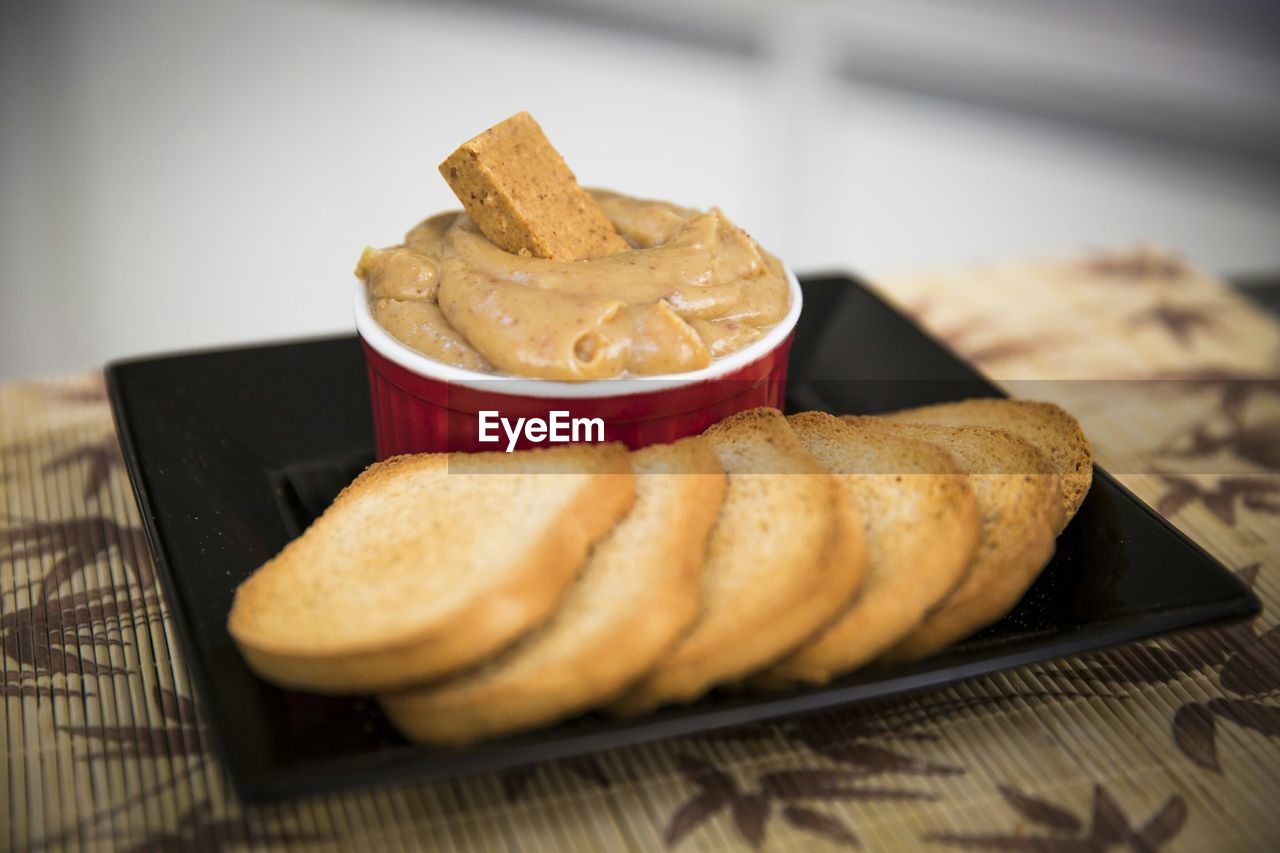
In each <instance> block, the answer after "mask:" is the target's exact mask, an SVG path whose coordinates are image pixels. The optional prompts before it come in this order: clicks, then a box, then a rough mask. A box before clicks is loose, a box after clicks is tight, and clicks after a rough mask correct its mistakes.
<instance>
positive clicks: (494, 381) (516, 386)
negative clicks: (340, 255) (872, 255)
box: [354, 268, 803, 399]
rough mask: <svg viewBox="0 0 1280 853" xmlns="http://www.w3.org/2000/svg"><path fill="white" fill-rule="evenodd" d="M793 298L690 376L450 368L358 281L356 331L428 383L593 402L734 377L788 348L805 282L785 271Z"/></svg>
mask: <svg viewBox="0 0 1280 853" xmlns="http://www.w3.org/2000/svg"><path fill="white" fill-rule="evenodd" d="M785 272H786V276H787V284H788V285H789V289H790V295H791V307H790V308H789V309H788V310H787V315H786V316H785V317H783V318H782V320H780V321H779V322H778V323H777V324H776V325H774V326H773V328H771V329H769V331H767V332H765V334H764V336H763V337H762V338H760V340H758V341H755V342H754V343H752V344H750V345H748V346H745V347H743V348H742V349H740V350H738V351H737V352H732V353H729V354H728V355H726V356H724V357H722V358H718V359H716V360H715V361H713V362H712V363H711V364H710V365H708V366H707V367H704V368H701V369H699V370H690V371H688V372H686V373H664V374H660V375H656V376H645V377H627V378H623V379H593V380H587V381H583V382H560V381H556V380H551V379H534V378H530V377H527V376H510V375H506V374H490V373H480V372H479V371H475V370H467V369H465V368H461V367H454V366H453V365H449V364H445V363H444V362H440V361H436V360H435V359H433V358H430V357H428V356H425V355H423V354H421V353H419V352H417V351H415V350H413V349H411V348H410V347H408V346H406V345H405V344H402V343H401V342H400V341H398V340H396V339H395V338H393V337H392V336H391V335H390V334H389V333H388V332H387V331H386V330H385V329H383V328H382V326H381V325H379V324H378V322H377V321H376V320H374V319H373V314H372V312H371V311H370V310H369V299H368V297H367V295H366V292H365V286H364V282H362V281H357V282H356V291H355V300H354V301H355V318H356V331H357V332H359V334H360V337H361V338H362V339H363V340H364V341H365V343H367V344H368V345H369V346H370V347H371V348H372V349H373V350H374V351H375V352H377V353H378V354H379V355H381V356H382V357H383V358H385V359H387V360H388V361H390V362H392V363H393V364H397V365H399V366H400V367H403V368H404V369H405V370H408V371H409V372H410V373H414V374H416V375H418V376H422V377H425V378H427V379H435V380H438V381H441V382H449V383H453V384H457V385H461V386H464V387H467V388H472V389H475V390H477V391H485V392H488V393H490V394H509V395H513V396H519V397H549V398H556V399H589V398H594V397H619V396H624V395H627V394H648V393H652V392H655V391H665V390H668V389H670V388H678V387H680V386H683V385H691V384H695V383H699V382H706V381H709V380H714V379H721V378H724V377H726V376H729V375H731V374H733V373H736V372H737V371H739V370H741V369H742V368H744V367H747V366H748V365H750V364H752V363H754V362H755V361H757V360H759V359H761V358H764V357H765V356H767V355H768V354H769V353H771V352H773V351H774V350H776V349H777V348H778V347H779V346H781V345H783V344H784V343H785V342H786V341H787V339H788V337H790V335H791V331H792V330H793V329H794V328H795V325H796V322H797V321H798V320H799V319H800V310H801V308H802V307H803V297H802V295H801V292H800V282H799V280H797V279H796V276H795V273H793V272H792V271H791V270H790V269H789V268H788V269H785Z"/></svg>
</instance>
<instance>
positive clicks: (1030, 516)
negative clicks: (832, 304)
mask: <svg viewBox="0 0 1280 853" xmlns="http://www.w3.org/2000/svg"><path fill="white" fill-rule="evenodd" d="M846 420H848V421H849V422H851V423H853V424H854V425H855V426H857V425H861V426H863V427H865V428H867V429H874V430H881V431H884V432H888V433H889V434H891V435H896V436H901V437H903V438H912V439H917V440H920V441H928V442H931V443H933V444H936V445H937V446H939V447H941V448H942V449H944V450H946V451H947V452H948V453H950V454H951V455H952V456H953V457H954V458H955V460H956V462H957V463H958V464H959V465H960V467H961V468H962V469H964V470H965V471H966V472H969V482H970V485H972V487H973V494H974V497H975V498H976V499H977V502H978V511H979V512H980V513H981V514H982V539H981V542H980V544H979V545H978V552H977V554H976V555H975V557H974V561H973V566H972V567H971V568H970V570H969V573H968V575H966V577H965V579H964V580H963V581H962V582H961V583H960V585H959V586H958V587H957V588H956V590H955V591H954V592H952V593H951V595H950V596H948V597H947V598H946V599H945V600H944V601H943V602H942V603H941V605H939V607H938V608H937V609H936V610H934V611H933V612H932V613H930V614H929V615H928V616H926V617H925V620H924V624H922V625H921V626H920V627H919V628H917V629H916V630H915V631H913V632H912V633H911V634H909V635H908V636H907V637H906V638H905V639H904V640H902V641H901V642H899V643H898V644H897V645H895V646H894V647H893V648H891V649H889V650H888V651H887V652H886V653H885V654H884V655H882V656H881V658H880V660H882V661H885V662H896V661H909V660H916V659H919V658H922V657H927V656H928V655H931V654H934V653H936V652H938V651H940V650H942V649H943V648H945V647H946V646H949V645H951V644H952V643H955V642H957V641H959V640H962V639H964V638H965V637H967V636H969V635H970V634H972V633H974V632H975V631H978V630H979V629H981V628H984V627H986V626H987V625H990V624H991V623H992V622H995V621H996V620H997V619H999V618H1000V617H1001V616H1004V615H1005V614H1006V613H1008V612H1009V611H1010V610H1012V609H1013V607H1014V605H1016V604H1017V603H1018V600H1019V599H1020V598H1022V594H1023V593H1024V592H1026V591H1027V587H1029V586H1031V583H1032V582H1033V581H1034V580H1035V579H1036V577H1037V575H1039V573H1040V570H1041V569H1043V568H1044V565H1045V563H1047V562H1048V561H1049V558H1050V557H1051V556H1053V545H1054V539H1055V537H1056V536H1057V533H1058V530H1059V529H1060V527H1061V522H1062V492H1061V485H1060V484H1059V480H1058V475H1057V473H1056V471H1055V470H1054V467H1053V464H1052V463H1051V462H1050V461H1049V459H1048V457H1046V456H1045V455H1044V454H1043V453H1041V452H1040V451H1039V450H1037V449H1036V448H1035V447H1034V446H1033V445H1032V444H1031V443H1030V442H1028V441H1026V440H1025V439H1022V438H1019V437H1018V436H1016V435H1014V434H1013V433H1011V432H1009V431H1007V430H1003V429H995V428H992V427H975V426H965V427H948V426H938V425H935V424H908V423H898V422H896V421H889V420H884V419H880V418H859V417H847V418H846Z"/></svg>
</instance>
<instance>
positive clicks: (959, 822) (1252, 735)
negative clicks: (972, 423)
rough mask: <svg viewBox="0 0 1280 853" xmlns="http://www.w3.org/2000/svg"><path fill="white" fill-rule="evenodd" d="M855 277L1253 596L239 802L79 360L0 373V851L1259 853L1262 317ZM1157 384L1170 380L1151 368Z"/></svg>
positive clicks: (1086, 260)
mask: <svg viewBox="0 0 1280 853" xmlns="http://www.w3.org/2000/svg"><path fill="white" fill-rule="evenodd" d="M881 287H882V288H883V290H884V291H885V292H886V293H887V294H888V295H889V296H890V297H891V298H893V299H895V300H898V301H899V303H900V304H902V305H903V306H904V307H906V308H907V309H908V310H910V311H912V312H913V313H914V314H915V315H916V316H917V317H918V318H919V319H920V320H921V321H922V322H923V323H924V324H925V325H927V326H928V327H930V328H931V329H932V330H933V331H934V332H935V333H937V334H939V335H940V336H942V337H943V338H944V339H945V340H947V341H948V342H949V343H950V344H951V345H952V346H953V347H954V348H955V349H956V350H957V351H959V352H961V353H962V354H964V355H966V356H967V357H969V358H970V359H972V360H973V361H974V362H975V363H977V364H978V365H979V366H980V367H982V368H983V369H984V370H985V371H987V373H988V374H989V375H992V376H994V377H998V378H1000V379H1002V380H1006V381H1007V384H1009V386H1010V388H1011V389H1012V390H1014V391H1015V392H1016V393H1019V394H1020V395H1023V396H1039V397H1049V398H1051V399H1057V400H1058V401H1059V402H1062V403H1063V404H1064V405H1067V406H1068V407H1069V408H1071V410H1072V411H1073V412H1075V413H1076V414H1077V415H1078V416H1080V417H1081V419H1082V420H1083V421H1084V423H1085V426H1086V429H1087V430H1088V432H1089V434H1090V436H1091V437H1092V438H1093V440H1094V442H1095V445H1096V447H1097V450H1098V451H1099V456H1100V458H1101V461H1102V462H1103V464H1105V465H1107V466H1109V467H1110V468H1111V469H1112V470H1113V471H1116V472H1119V473H1120V474H1121V479H1123V480H1124V482H1125V483H1126V484H1127V485H1128V486H1129V487H1130V488H1132V489H1134V490H1135V491H1136V492H1137V493H1138V494H1139V495H1141V496H1142V497H1143V498H1144V499H1145V500H1147V501H1148V502H1149V503H1151V504H1152V505H1154V506H1156V507H1158V508H1159V509H1160V511H1161V512H1163V513H1165V514H1166V515H1168V516H1169V517H1170V518H1171V519H1172V520H1173V521H1174V522H1175V523H1176V524H1177V525H1178V526H1180V527H1181V528H1182V529H1183V530H1184V531H1186V532H1187V533H1188V534H1190V535H1191V536H1192V537H1193V538H1195V539H1196V540H1197V541H1199V542H1200V543H1201V544H1202V545H1204V546H1205V547H1206V548H1207V549H1208V550H1209V551H1211V552H1212V553H1213V554H1214V555H1215V556H1217V557H1218V558H1220V559H1221V560H1222V561H1223V562H1224V563H1226V565H1228V566H1229V567H1231V568H1232V569H1233V570H1235V571H1236V572H1237V573H1238V574H1239V576H1240V577H1241V578H1243V579H1244V580H1245V581H1246V582H1248V583H1249V584H1251V585H1252V586H1253V588H1254V590H1255V591H1256V592H1257V594H1258V596H1259V597H1260V598H1261V599H1262V601H1263V602H1264V607H1265V609H1264V611H1263V613H1262V615H1261V616H1259V617H1258V618H1256V619H1255V620H1253V621H1252V623H1251V624H1245V625H1239V626H1236V627H1232V628H1229V629H1224V630H1216V631H1199V632H1193V633H1185V634H1182V635H1178V636H1173V637H1168V638H1164V639H1161V640H1159V641H1155V642H1150V643H1145V644H1142V645H1138V646H1130V647H1127V648H1124V649H1121V650H1116V651H1110V652H1106V653H1102V654H1096V655H1091V656H1089V657H1084V658H1076V659H1067V660H1060V661H1056V662H1052V663H1048V664H1041V665H1036V666H1031V667H1026V668H1023V669H1019V670H1016V671H1013V672H1009V673H1005V674H1000V675H995V676H991V677H987V678H980V679H974V680H972V681H968V682H965V683H963V684H960V685H956V686H953V687H950V688H947V689H943V690H939V691H936V692H932V693H928V694H924V695H920V696H915V697H910V698H905V699H900V700H894V701H888V702H883V703H880V704H877V705H875V706H874V707H863V708H858V709H855V710H844V711H836V712H832V713H827V714H822V715H817V716H813V717H806V718H803V719H797V720H791V721H786V722H782V723H779V724H776V725H765V726H755V727H749V728H743V729H735V730H731V731H727V732H724V733H721V734H718V735H714V736H701V737H687V738H681V739H675V740H670V741H666V742H662V743H657V744H653V745H649V746H644V747H636V748H629V749H623V750H617V751H612V752H605V753H600V754H597V755H594V756H590V757H587V758H583V759H579V760H574V761H563V762H557V763H552V764H543V765H539V766H536V767H533V768H528V769H523V770H516V771H510V772H503V773H493V774H488V775H483V776H478V777H472V778H467V779H460V780H454V781H445V782H435V783H424V784H416V785H402V786H396V787H388V788H381V789H376V790H366V791H358V792H353V793H347V794H335V795H330V796H320V797H311V798H307V799H300V800H294V801H290V802H285V803H281V804H274V805H269V806H260V807H248V806H246V805H245V804H243V803H241V802H240V801H239V800H238V799H237V798H236V797H235V796H234V794H233V793H232V792H231V791H230V788H229V786H228V783H227V780H226V778H225V776H224V772H223V770H222V768H221V766H220V764H219V762H218V760H217V758H216V757H215V756H214V755H213V754H212V753H211V752H210V745H209V742H208V740H207V738H206V736H205V733H204V729H203V724H202V721H201V709H200V708H199V707H198V705H197V704H196V703H195V702H194V701H193V700H192V699H191V698H190V697H191V687H190V684H189V682H188V676H187V671H186V667H185V665H184V662H183V657H182V653H181V650H180V649H179V647H178V646H177V645H176V641H175V638H174V633H173V626H172V623H171V621H170V618H169V616H168V612H167V608H166V605H165V602H164V601H163V599H162V597H161V595H160V592H159V589H158V587H157V585H156V578H155V574H154V570H153V567H152V564H151V561H150V558H149V556H148V555H147V552H146V546H145V543H144V541H143V536H142V532H141V529H140V526H139V518H138V513H137V509H136V507H135V504H134V501H133V498H132V495H131V493H130V491H129V484H128V482H127V478H126V476H125V474H124V471H123V467H122V460H121V457H120V454H119V450H118V447H117V443H116V439H115V435H114V433H113V430H112V426H111V419H110V415H109V413H108V407H107V401H106V397H105V394H104V391H103V385H102V380H101V376H100V375H98V374H94V375H85V376H76V377H70V378H66V379H59V380H51V381H38V382H14V383H9V384H6V385H3V386H0V614H2V615H0V647H2V649H3V656H2V657H0V667H2V669H0V688H2V689H3V706H0V707H3V723H2V724H0V726H2V727H3V730H4V731H3V738H2V739H0V755H2V757H3V761H2V762H0V763H2V764H3V766H4V768H5V770H4V772H3V774H0V842H3V843H5V844H6V845H7V846H8V847H10V848H14V849H26V848H28V847H47V848H63V847H67V848H75V847H91V848H119V849H137V850H142V849H148V850H150V849H184V850H186V849H206V848H207V849H220V848H232V849H239V848H254V849H257V848H264V847H275V846H283V845H286V844H288V845H290V846H293V845H296V846H305V847H307V848H315V849H339V850H347V849H383V848H389V849H418V848H423V847H428V848H435V847H458V848H460V849H480V850H488V849H513V850H516V849H518V850H533V849H546V850H555V851H562V850H629V849H661V848H664V847H674V848H678V849H680V850H693V849H724V848H737V847H752V846H755V847H764V848H767V849H784V848H792V847H794V848H798V849H804V850H811V849H814V850H816V849H827V848H839V847H850V846H856V845H861V846H862V847H863V848H866V849H871V850H896V849H902V848H919V847H930V848H936V849H946V848H967V849H991V850H1094V849H1105V848H1108V847H1111V848H1116V849H1119V848H1130V849H1139V850H1142V849H1156V848H1168V849H1185V850H1199V849H1221V850H1229V849H1267V848H1273V847H1274V845H1275V844H1276V843H1277V839H1280V809H1277V807H1276V806H1277V804H1278V803H1280V630H1278V629H1277V628H1276V627H1275V626H1276V622H1277V614H1280V544H1278V543H1280V476H1278V472H1280V327H1277V324H1276V323H1275V322H1274V321H1273V320H1271V319H1270V318H1269V317H1267V316H1266V315H1264V314H1262V313H1261V312H1259V311H1257V310H1255V309H1254V308H1253V307H1252V306H1250V305H1249V304H1248V303H1247V302H1245V301H1244V300H1242V299H1241V298H1239V297H1238V296H1235V295H1233V294H1232V293H1231V292H1230V291H1229V290H1227V289H1226V288H1225V287H1223V286H1222V285H1221V284H1220V283H1219V282H1217V281H1215V280H1213V279H1211V278H1208V277H1206V276H1204V275H1201V274H1198V273H1196V272H1195V271H1193V270H1190V269H1187V268H1186V267H1185V266H1184V265H1183V264H1182V263H1181V262H1180V261H1178V260H1177V259H1176V258H1174V257H1171V256H1169V255H1167V254H1165V253H1161V252H1156V251H1152V250H1133V251H1124V252H1116V253H1106V254H1098V255H1092V256H1089V257H1083V258H1076V259H1063V260H1055V261H1034V262H1022V263H1011V264H997V265H990V266H987V267H982V268H977V269H969V270H959V271H951V272H943V273H936V274H927V275H920V276H911V277H903V278H900V279H893V280H886V281H884V282H882V283H881ZM1177 378H1181V379H1189V380H1195V381H1152V380H1156V379H1161V380H1169V379H1177ZM1048 380H1051V381H1048Z"/></svg>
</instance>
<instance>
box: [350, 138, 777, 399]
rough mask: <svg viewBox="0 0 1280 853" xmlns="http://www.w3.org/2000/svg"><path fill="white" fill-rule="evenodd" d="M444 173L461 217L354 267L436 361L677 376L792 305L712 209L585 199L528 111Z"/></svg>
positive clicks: (539, 372) (756, 249)
mask: <svg viewBox="0 0 1280 853" xmlns="http://www.w3.org/2000/svg"><path fill="white" fill-rule="evenodd" d="M441 172H442V173H443V174H444V175H445V177H446V179H447V180H449V181H450V185H451V186H452V187H453V189H454V191H455V193H457V195H458V197H459V199H460V200H461V201H462V202H463V205H464V207H465V208H466V211H465V212H449V213H443V214H439V215H437V216H433V217H431V218H429V219H427V220H425V221H423V222H422V223H420V224H419V225H417V226H416V227H414V228H413V229H412V230H411V231H410V232H409V233H408V234H407V235H406V236H405V240H404V244H403V245H401V246H395V247H392V248H389V249H366V250H365V251H364V254H363V255H362V256H361V258H360V262H359V264H358V265H357V267H356V275H357V276H359V277H360V278H361V279H363V280H364V281H365V283H366V286H367V289H368V293H369V298H370V305H371V309H372V313H373V316H374V318H375V319H376V320H377V321H378V323H379V324H381V325H382V326H383V327H384V328H385V329H386V330H387V331H388V332H389V333H391V334H392V335H393V336H394V337H396V338H398V339H399V340H400V341H402V342H403V343H405V344H408V345H409V346H411V347H413V348H415V349H417V350H419V351H420V352H422V353H424V354H425V355H428V356H430V357H431V358H435V359H437V360H439V361H442V362H445V363H447V364H451V365H455V366H457V367H463V368H467V369H471V370H476V371H483V372H502V373H509V374H515V375H519V376H529V377H537V378H542V379H556V380H585V379H610V378H615V377H621V376H627V375H634V376H645V375H654V374H663V373H683V372H686V371H690V370H697V369H698V368H701V367H706V366H707V365H708V364H710V363H711V361H712V360H713V359H715V358H719V357H720V356H723V355H726V354H728V353H731V352H734V351H736V350H738V349H740V348H742V347H743V346H746V345H747V344H749V343H751V342H752V341H754V340H756V339H758V338H759V337H760V336H761V335H762V334H763V333H764V332H765V331H766V330H767V329H768V328H769V327H770V326H772V325H774V324H775V323H777V322H779V321H780V320H782V319H783V317H785V316H786V314H787V310H788V308H789V307H790V304H789V302H790V297H789V292H788V284H787V278H786V274H785V272H784V271H783V268H782V264H781V263H780V262H779V261H778V260H777V259H776V258H774V257H773V256H772V255H770V254H768V253H767V252H765V251H763V250H762V249H761V248H760V246H759V245H758V244H757V243H756V242H755V241H754V240H752V239H751V237H750V236H748V235H747V234H746V232H744V231H743V230H742V229H740V228H738V227H737V226H735V225H734V224H733V223H732V222H730V221H729V220H728V218H727V217H725V215H724V214H723V213H721V212H720V211H719V210H718V209H714V208H713V209H712V210H710V211H707V212H705V213H704V212H698V211H695V210H690V209H688V208H684V207H679V206H677V205H674V204H669V203H666V202H660V201H646V200H641V199H636V198H631V197H629V196H624V195H620V194H617V193H611V192H605V191H601V190H594V191H590V192H588V191H584V190H582V189H581V188H580V187H578V185H577V181H576V180H575V179H574V177H573V173H572V172H570V171H569V169H568V167H567V166H566V165H565V164H564V161H563V160H562V159H561V158H560V156H559V154H558V153H557V152H556V151H555V149H554V148H552V147H551V145H550V143H548V142H547V140H546V137H545V136H543V135H542V131H541V129H540V128H539V127H538V125H537V124H536V123H535V122H534V121H533V119H532V118H531V117H529V115H528V114H527V113H520V114H518V115H516V116H513V117H512V118H510V119H508V120H507V121H505V122H503V123H502V124H499V125H497V126H496V127H494V128H491V129H490V130H488V131H486V132H485V133H483V134H481V135H480V136H478V137H476V138H475V139H473V140H471V141H469V142H467V143H466V144H465V145H463V146H462V147H461V148H459V149H458V151H456V152H455V153H454V154H453V155H451V156H450V157H449V158H448V159H447V160H446V161H445V162H444V163H443V164H441Z"/></svg>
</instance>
